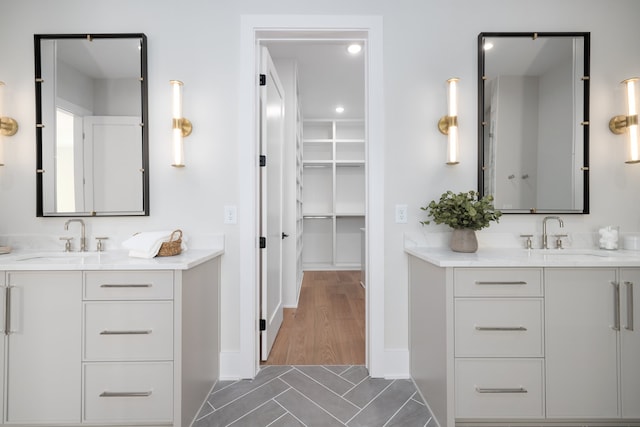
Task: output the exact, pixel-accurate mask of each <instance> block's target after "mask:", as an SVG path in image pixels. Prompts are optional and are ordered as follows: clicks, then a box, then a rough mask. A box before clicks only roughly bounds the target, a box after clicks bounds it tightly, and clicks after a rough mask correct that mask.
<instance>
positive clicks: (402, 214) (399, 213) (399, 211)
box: [396, 205, 407, 224]
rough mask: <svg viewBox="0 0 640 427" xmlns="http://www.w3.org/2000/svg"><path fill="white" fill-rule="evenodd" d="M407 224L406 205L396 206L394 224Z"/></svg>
mask: <svg viewBox="0 0 640 427" xmlns="http://www.w3.org/2000/svg"><path fill="white" fill-rule="evenodd" d="M406 223H407V205H396V224H406Z"/></svg>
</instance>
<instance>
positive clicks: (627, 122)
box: [609, 77, 640, 163]
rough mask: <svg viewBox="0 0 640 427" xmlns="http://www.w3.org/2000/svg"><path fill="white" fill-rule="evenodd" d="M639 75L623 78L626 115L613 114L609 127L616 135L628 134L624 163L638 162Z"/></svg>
mask: <svg viewBox="0 0 640 427" xmlns="http://www.w3.org/2000/svg"><path fill="white" fill-rule="evenodd" d="M638 82H640V77H632V78H630V79H626V80H623V81H622V83H623V84H624V85H626V89H627V115H621V116H614V117H612V118H611V120H610V121H609V129H610V130H611V132H613V133H615V134H616V135H622V134H625V133H628V134H629V151H628V153H627V160H625V163H640V141H638V98H637V96H638V90H637V85H638Z"/></svg>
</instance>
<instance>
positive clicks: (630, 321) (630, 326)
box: [624, 282, 633, 331]
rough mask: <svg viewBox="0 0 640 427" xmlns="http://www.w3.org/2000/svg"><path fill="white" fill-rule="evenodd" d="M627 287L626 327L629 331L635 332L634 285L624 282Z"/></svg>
mask: <svg viewBox="0 0 640 427" xmlns="http://www.w3.org/2000/svg"><path fill="white" fill-rule="evenodd" d="M624 284H625V285H626V286H627V325H626V326H625V327H624V328H625V329H626V330H627V331H633V283H632V282H624Z"/></svg>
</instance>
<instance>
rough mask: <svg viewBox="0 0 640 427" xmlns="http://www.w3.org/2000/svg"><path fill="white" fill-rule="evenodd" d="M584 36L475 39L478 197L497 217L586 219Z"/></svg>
mask: <svg viewBox="0 0 640 427" xmlns="http://www.w3.org/2000/svg"><path fill="white" fill-rule="evenodd" d="M589 52H590V33H588V32H580V33H569V32H567V33H564V32H554V33H490V32H485V33H480V35H479V36H478V191H479V192H480V194H481V195H482V196H484V195H487V194H491V195H493V197H494V204H495V207H496V208H497V209H500V210H501V211H502V212H503V213H577V214H587V213H589V73H590V71H589V61H590V58H589Z"/></svg>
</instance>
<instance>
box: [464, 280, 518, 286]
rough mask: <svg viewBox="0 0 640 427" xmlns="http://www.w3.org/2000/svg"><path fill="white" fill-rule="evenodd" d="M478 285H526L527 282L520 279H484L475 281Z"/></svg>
mask: <svg viewBox="0 0 640 427" xmlns="http://www.w3.org/2000/svg"><path fill="white" fill-rule="evenodd" d="M475 283H476V285H526V284H527V282H525V281H523V280H518V281H507V282H500V281H496V282H483V281H476V282H475Z"/></svg>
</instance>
